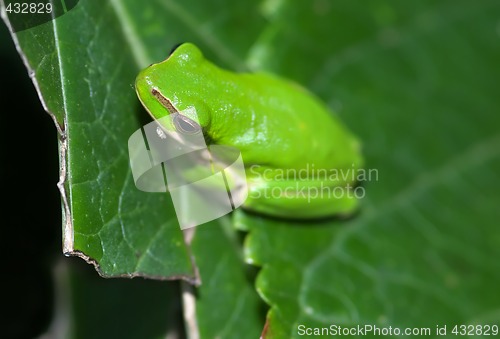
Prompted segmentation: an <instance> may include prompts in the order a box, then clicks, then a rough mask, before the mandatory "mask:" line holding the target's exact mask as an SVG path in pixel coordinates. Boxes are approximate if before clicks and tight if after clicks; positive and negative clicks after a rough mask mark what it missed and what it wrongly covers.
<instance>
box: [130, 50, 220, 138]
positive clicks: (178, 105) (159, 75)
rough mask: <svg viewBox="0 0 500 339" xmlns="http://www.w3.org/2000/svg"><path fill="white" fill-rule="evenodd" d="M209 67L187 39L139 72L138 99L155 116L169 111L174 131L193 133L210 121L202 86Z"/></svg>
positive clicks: (203, 127) (167, 113)
mask: <svg viewBox="0 0 500 339" xmlns="http://www.w3.org/2000/svg"><path fill="white" fill-rule="evenodd" d="M210 67H213V65H212V64H210V63H209V62H207V61H206V59H205V58H204V57H203V54H202V53H201V51H200V50H199V49H198V48H197V47H196V46H195V45H193V44H191V43H184V44H181V45H179V46H178V47H176V48H175V49H173V50H172V52H171V53H170V55H169V57H168V58H167V59H166V60H164V61H162V62H160V63H157V64H152V65H151V66H149V67H147V68H146V69H144V70H143V71H141V72H140V73H139V75H138V76H137V78H136V81H135V89H136V92H137V95H138V97H139V100H140V101H141V103H142V105H143V106H144V108H145V109H146V110H147V111H148V113H149V114H150V115H151V117H152V118H153V119H155V120H158V119H161V118H163V117H166V116H169V115H172V116H173V119H172V125H173V128H175V129H176V130H177V131H178V132H182V133H196V132H198V131H201V130H206V129H207V128H208V127H209V125H210V121H211V119H210V115H211V112H210V110H209V109H208V107H206V105H205V104H204V102H203V100H202V99H203V96H202V95H201V94H200V93H202V92H203V88H204V86H205V85H206V83H207V81H209V79H208V76H207V68H210Z"/></svg>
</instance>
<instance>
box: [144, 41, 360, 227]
mask: <svg viewBox="0 0 500 339" xmlns="http://www.w3.org/2000/svg"><path fill="white" fill-rule="evenodd" d="M135 87H136V91H137V95H138V97H139V99H140V101H141V103H142V104H143V106H144V107H145V108H146V110H147V111H148V112H149V114H150V115H151V116H152V117H153V119H160V118H162V117H165V116H166V115H169V114H171V113H179V115H178V117H179V119H177V121H176V122H175V124H174V125H175V128H176V129H177V130H178V132H182V133H198V132H199V133H203V136H204V137H205V140H206V142H207V144H217V145H228V146H232V147H235V148H237V149H238V150H239V151H240V152H241V155H242V158H243V162H244V164H245V169H246V170H245V172H246V177H247V178H246V179H247V183H248V198H247V199H246V201H245V203H244V204H243V206H242V207H243V208H245V209H247V210H250V211H254V212H257V213H260V214H265V215H270V216H276V217H285V218H294V219H310V218H319V217H327V216H333V215H349V214H350V213H352V212H353V211H354V210H355V209H356V207H357V205H358V201H359V199H358V198H357V196H356V195H355V194H353V190H354V188H355V187H356V180H357V175H356V172H357V171H358V170H360V169H361V167H362V165H363V159H362V155H361V152H360V143H359V141H358V139H357V138H356V137H355V136H354V135H353V134H352V133H351V132H349V131H348V130H347V129H346V127H345V126H344V125H343V124H342V123H341V121H340V120H339V119H338V118H337V116H336V115H334V114H333V113H332V112H331V111H329V110H328V108H327V107H326V105H324V104H323V103H322V102H321V101H320V100H319V99H318V98H317V97H315V96H314V95H313V94H312V93H310V92H309V91H307V90H306V89H305V88H303V87H301V86H300V85H298V84H296V83H294V82H292V81H290V80H287V79H283V78H280V77H278V76H276V75H272V74H268V73H264V72H257V73H234V72H231V71H228V70H224V69H221V68H219V67H218V66H216V65H214V64H213V63H211V62H210V61H209V60H207V59H205V57H204V56H203V54H202V52H201V51H200V49H198V48H197V47H196V46H195V45H193V44H191V43H184V44H181V45H180V46H179V47H177V48H176V49H175V50H173V51H172V52H171V54H170V56H169V57H168V58H167V59H166V60H164V61H162V62H160V63H157V64H153V65H151V66H149V67H147V68H146V69H144V70H143V71H141V72H140V73H139V75H138V76H137V79H136V83H135ZM193 108H194V110H193ZM193 111H195V112H196V115H197V117H196V119H195V117H192V116H190V113H189V112H193ZM183 112H186V113H183Z"/></svg>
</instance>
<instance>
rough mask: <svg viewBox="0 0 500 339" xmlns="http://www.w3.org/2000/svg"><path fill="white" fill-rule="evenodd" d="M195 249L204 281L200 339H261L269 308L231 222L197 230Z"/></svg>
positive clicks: (198, 307) (199, 309)
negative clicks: (255, 286)
mask: <svg viewBox="0 0 500 339" xmlns="http://www.w3.org/2000/svg"><path fill="white" fill-rule="evenodd" d="M192 249H193V253H195V254H196V264H197V266H198V267H199V270H200V276H201V279H202V285H201V286H200V287H199V288H198V289H197V291H196V295H197V300H196V303H195V305H194V308H195V309H196V319H197V328H198V332H199V335H200V338H249V339H251V338H258V337H259V335H260V333H261V332H262V328H263V326H264V322H263V319H264V318H265V313H264V312H265V310H266V305H264V304H263V303H262V301H261V300H260V298H259V296H258V295H257V293H256V291H255V289H254V287H253V285H254V274H253V272H252V271H250V270H249V268H250V267H248V265H244V262H243V253H242V251H241V243H240V240H239V237H238V235H237V234H235V233H234V230H233V228H232V225H231V224H230V219H229V218H224V219H222V220H221V222H220V223H215V222H212V223H209V224H206V225H202V226H199V227H197V228H196V234H195V236H194V239H193V243H192ZM245 266H246V267H245ZM185 306H186V305H185ZM193 337H194V336H193Z"/></svg>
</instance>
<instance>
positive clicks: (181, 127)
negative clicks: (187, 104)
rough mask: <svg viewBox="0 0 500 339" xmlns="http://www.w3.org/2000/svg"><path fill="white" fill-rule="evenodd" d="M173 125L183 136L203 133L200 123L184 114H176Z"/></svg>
mask: <svg viewBox="0 0 500 339" xmlns="http://www.w3.org/2000/svg"><path fill="white" fill-rule="evenodd" d="M173 123H174V126H175V129H176V130H177V131H179V132H181V133H183V134H196V133H198V132H200V131H201V126H200V125H199V124H198V123H196V122H195V121H193V120H191V119H189V118H188V117H187V116H185V115H182V114H176V115H175V116H174V118H173Z"/></svg>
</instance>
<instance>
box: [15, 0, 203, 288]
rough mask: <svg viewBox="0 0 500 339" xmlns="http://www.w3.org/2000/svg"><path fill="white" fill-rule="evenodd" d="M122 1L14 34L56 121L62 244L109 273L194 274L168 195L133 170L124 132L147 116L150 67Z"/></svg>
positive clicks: (86, 4)
mask: <svg viewBox="0 0 500 339" xmlns="http://www.w3.org/2000/svg"><path fill="white" fill-rule="evenodd" d="M114 5H115V6H114ZM117 7H119V6H118V5H117V4H115V3H114V2H113V3H109V2H106V3H98V2H90V1H83V2H81V3H79V4H78V5H77V6H76V8H74V9H73V10H71V11H70V12H68V13H67V14H65V15H63V16H61V17H59V18H57V19H55V20H52V21H51V22H48V23H46V24H43V25H40V26H37V27H34V28H31V29H29V30H25V31H21V32H18V33H17V34H15V35H14V38H15V39H16V41H17V44H18V48H19V49H20V52H21V53H22V54H23V55H24V58H25V62H26V63H27V67H28V68H29V69H30V70H32V72H33V76H34V78H33V79H34V82H35V84H36V85H37V87H38V89H39V92H40V96H41V99H42V101H43V103H44V105H45V107H46V109H47V110H48V111H49V112H50V113H51V115H52V116H53V118H54V121H55V122H56V124H57V126H58V132H59V139H60V147H59V148H60V159H61V181H60V189H61V194H62V197H63V213H64V219H65V224H64V227H63V241H64V244H63V245H64V252H65V253H66V254H73V255H79V256H82V257H83V258H85V259H87V260H88V261H90V262H92V263H94V264H95V265H96V266H98V268H99V270H100V272H101V274H103V275H105V276H117V275H126V276H137V275H143V276H150V277H152V276H154V277H159V278H172V277H184V278H186V279H189V280H194V273H193V271H192V267H191V261H190V258H189V255H188V251H187V249H186V247H185V245H184V242H183V237H182V233H181V231H180V229H179V226H178V224H177V221H176V219H175V216H174V213H173V208H172V205H171V202H170V200H169V199H168V197H167V196H166V195H165V194H151V193H145V192H141V191H139V190H138V189H136V188H135V186H134V182H133V179H132V176H131V173H130V167H129V163H128V162H129V161H128V152H127V140H128V138H129V136H130V135H131V134H132V133H133V132H134V131H135V130H136V129H138V128H139V127H141V119H142V109H141V108H140V105H139V104H138V101H137V98H136V96H135V93H134V89H133V86H132V85H133V82H134V78H135V75H136V74H137V72H138V70H139V69H140V67H143V66H144V65H139V64H138V63H137V60H135V59H134V53H137V50H142V48H143V46H134V47H132V46H131V45H130V42H129V40H128V38H129V37H128V36H127V35H126V34H125V33H124V28H123V26H122V22H121V21H120V20H122V19H123V18H122V17H121V16H120V15H122V14H121V13H120V12H119V10H118V9H117ZM142 61H143V62H147V61H145V60H142Z"/></svg>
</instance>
